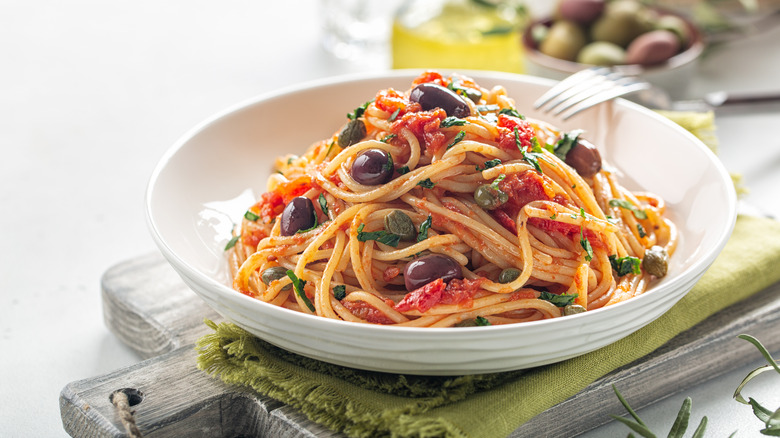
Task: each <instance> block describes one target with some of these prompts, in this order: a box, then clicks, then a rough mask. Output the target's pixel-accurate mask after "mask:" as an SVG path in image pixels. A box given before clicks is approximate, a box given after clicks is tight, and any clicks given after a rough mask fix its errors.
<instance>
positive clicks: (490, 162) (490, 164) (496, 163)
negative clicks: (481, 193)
mask: <svg viewBox="0 0 780 438" xmlns="http://www.w3.org/2000/svg"><path fill="white" fill-rule="evenodd" d="M500 165H501V159H500V158H494V159H492V160H488V161H485V167H483V168H480V167H479V164H477V166H476V168H477V172H482V171H483V170H488V169H492V168H494V167H496V166H500Z"/></svg>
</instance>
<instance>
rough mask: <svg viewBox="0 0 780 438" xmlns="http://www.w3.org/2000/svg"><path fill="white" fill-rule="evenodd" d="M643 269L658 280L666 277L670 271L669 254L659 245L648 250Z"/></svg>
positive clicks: (643, 260) (643, 261)
mask: <svg viewBox="0 0 780 438" xmlns="http://www.w3.org/2000/svg"><path fill="white" fill-rule="evenodd" d="M642 269H644V270H645V272H647V273H648V274H650V275H654V276H656V277H658V278H661V277H663V276H665V275H666V271H667V270H668V269H669V254H667V252H666V250H665V249H664V248H663V247H661V246H658V245H655V246H653V247H652V248H648V249H646V250H645V257H644V258H643V259H642Z"/></svg>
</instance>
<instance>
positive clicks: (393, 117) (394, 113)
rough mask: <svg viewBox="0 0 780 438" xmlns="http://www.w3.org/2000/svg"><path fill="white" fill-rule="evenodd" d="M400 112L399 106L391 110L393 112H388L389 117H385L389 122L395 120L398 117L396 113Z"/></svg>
mask: <svg viewBox="0 0 780 438" xmlns="http://www.w3.org/2000/svg"><path fill="white" fill-rule="evenodd" d="M400 112H401V108H396V109H395V111H393V114H390V118H389V119H387V121H389V122H395V119H396V118H397V117H398V114H399V113H400Z"/></svg>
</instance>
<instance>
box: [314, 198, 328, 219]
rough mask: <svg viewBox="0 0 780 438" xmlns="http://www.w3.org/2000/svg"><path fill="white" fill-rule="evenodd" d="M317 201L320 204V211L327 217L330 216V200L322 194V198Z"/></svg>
mask: <svg viewBox="0 0 780 438" xmlns="http://www.w3.org/2000/svg"><path fill="white" fill-rule="evenodd" d="M317 201H319V203H320V209H321V210H322V213H323V214H325V216H327V215H328V200H327V199H325V195H323V194H322V193H320V197H319V198H317Z"/></svg>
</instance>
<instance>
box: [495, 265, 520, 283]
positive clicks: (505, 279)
mask: <svg viewBox="0 0 780 438" xmlns="http://www.w3.org/2000/svg"><path fill="white" fill-rule="evenodd" d="M519 276H520V270H519V269H516V268H506V269H504V270H503V271H501V273H500V274H498V282H499V283H501V284H506V283H511V282H513V281H515V280H517V277H519Z"/></svg>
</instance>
